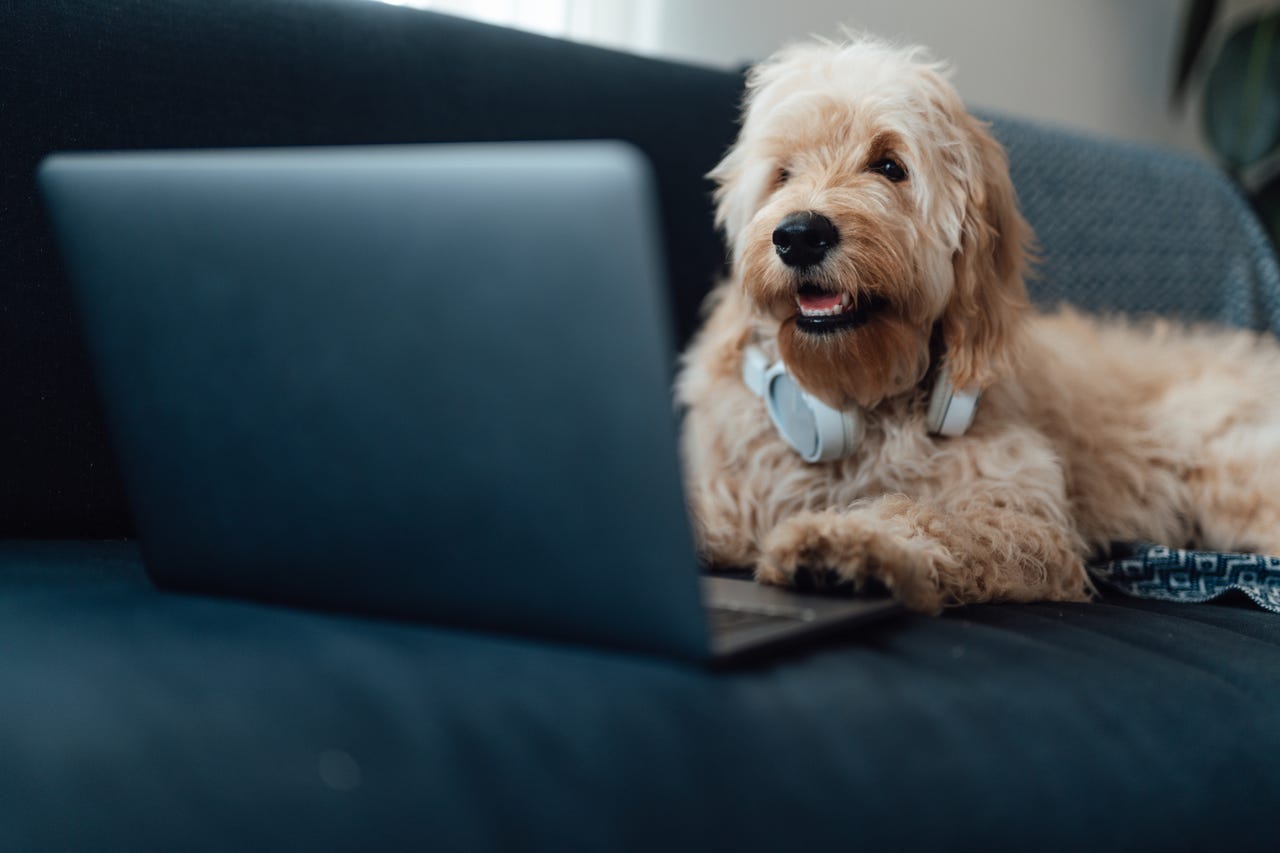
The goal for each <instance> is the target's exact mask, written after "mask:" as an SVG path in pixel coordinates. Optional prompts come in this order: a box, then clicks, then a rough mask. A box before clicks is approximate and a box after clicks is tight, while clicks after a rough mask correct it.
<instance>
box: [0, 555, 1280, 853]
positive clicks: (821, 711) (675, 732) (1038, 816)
mask: <svg viewBox="0 0 1280 853" xmlns="http://www.w3.org/2000/svg"><path fill="white" fill-rule="evenodd" d="M0 649H3V650H4V653H3V654H0V684H2V685H3V693H0V697H2V698H0V755H3V756H4V762H5V772H4V773H3V774H0V849H5V850H32V849H95V848H100V847H101V845H102V843H103V841H104V839H109V840H110V842H111V844H112V846H115V847H118V848H121V849H184V850H192V849H203V848H207V849H232V848H240V847H243V846H246V845H249V846H254V847H266V846H272V847H284V846H286V845H287V846H288V847H290V848H296V849H337V848H341V849H367V848H370V847H380V846H382V847H385V846H391V845H397V846H399V847H401V848H413V847H427V846H428V845H429V846H430V847H431V849H454V850H461V849H466V850H480V849H535V848H543V847H545V848H554V849H563V848H564V847H572V848H578V849H618V850H652V849H707V850H719V849H726V850H727V849H801V848H810V849H847V848H850V847H854V846H856V847H858V848H866V849H921V850H926V849H927V850H937V849H953V848H965V849H983V848H992V849H1019V848H1025V847H1026V846H1030V845H1034V846H1035V847H1036V848H1037V849H1081V848H1082V847H1085V846H1086V845H1095V844H1099V843H1101V844H1103V845H1104V846H1105V847H1107V848H1110V849H1149V850H1155V849H1164V848H1168V849H1180V850H1186V849H1258V850H1262V849H1271V844H1273V842H1274V820H1273V818H1274V816H1273V814H1272V812H1271V809H1270V804H1274V803H1275V802H1278V801H1280V727H1277V726H1276V725H1275V722H1276V708H1277V707H1280V619H1278V618H1277V617H1276V616H1275V615H1274V614H1270V613H1266V612H1264V611H1262V610H1259V609H1257V608H1254V607H1252V606H1245V607H1237V606H1232V605H1229V604H1201V605H1176V604H1161V603H1147V602H1137V601H1134V600H1130V599H1124V598H1109V599H1106V600H1104V601H1103V602H1101V603H1096V604H1091V605H1061V604H1041V605H1024V606H985V607H971V608H967V609H964V610H958V611H954V612H951V613H948V614H947V615H945V616H943V617H941V618H938V619H930V618H924V617H903V618H902V619H900V620H896V621H892V622H889V623H886V624H883V625H880V626H879V627H876V628H872V629H868V630H863V631H859V632H857V633H854V634H851V635H849V636H848V637H845V638H843V639H840V640H836V641H832V642H829V643H826V644H825V645H822V646H818V647H815V648H812V649H810V650H807V651H802V652H797V653H793V654H792V655H790V656H789V657H786V658H781V659H775V660H774V661H772V662H768V663H766V664H764V665H761V666H759V667H756V668H752V669H747V670H739V671H732V672H725V673H711V672H706V671H702V670H699V669H696V668H692V667H689V666H685V665H681V664H676V663H672V662H667V661H664V660H657V659H648V658H643V657H633V656H628V655H624V654H615V653H608V652H604V651H598V650H593V649H589V648H583V647H573V646H556V645H550V644H543V643H538V642H533V641H529V640H525V639H508V638H503V637H499V636H492V635H482V634H471V633H467V632H462V631H451V630H445V629H441V628H436V627H431V626H424V625H418V624H412V623H394V622H389V621H377V620H368V619H359V618H353V617H347V616H339V615H330V614H323V613H314V612H304V611H295V610H286V609H279V608H272V607H267V606H263V605H258V604H252V603H245V602H238V601H231V600H219V599H213V598H203V597H195V596H183V595H176V594H170V593H162V592H158V591H156V590H155V589H154V588H152V587H151V586H150V585H149V584H148V583H147V581H146V579H145V577H144V575H143V573H142V571H141V568H140V562H139V559H138V555H137V552H136V549H135V548H134V547H133V546H132V545H130V544H127V543H118V542H108V543H33V542H25V543H17V542H10V543H0Z"/></svg>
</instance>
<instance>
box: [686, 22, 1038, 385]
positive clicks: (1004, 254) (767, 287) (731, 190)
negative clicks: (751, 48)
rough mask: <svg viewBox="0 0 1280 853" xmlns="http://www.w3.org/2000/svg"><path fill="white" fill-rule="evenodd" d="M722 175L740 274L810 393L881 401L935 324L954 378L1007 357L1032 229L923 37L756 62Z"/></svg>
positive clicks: (1004, 170)
mask: <svg viewBox="0 0 1280 853" xmlns="http://www.w3.org/2000/svg"><path fill="white" fill-rule="evenodd" d="M710 177H711V178H712V179H713V180H714V181H716V183H717V185H718V189H717V192H716V202H717V211H716V221H717V224H718V225H719V226H720V227H721V228H722V229H723V230H724V232H725V235H726V238H727V240H728V242H729V246H730V249H731V251H732V256H733V264H734V268H735V271H736V274H737V277H738V278H739V279H740V280H741V282H742V284H743V286H744V287H745V289H746V293H747V295H748V296H749V297H750V298H751V301H752V302H754V304H755V305H756V306H757V307H758V308H759V309H760V310H761V311H763V312H764V313H765V314H766V315H769V316H772V317H773V318H775V319H776V320H777V321H779V323H780V326H779V329H778V345H779V349H780V352H781V354H782V357H783V360H784V361H785V362H786V364H787V366H788V368H789V370H790V371H791V372H792V374H793V375H794V376H795V377H796V379H797V380H798V381H799V382H800V383H801V384H802V385H803V386H805V387H806V388H807V389H808V390H809V391H810V392H811V393H813V394H815V395H817V396H818V397H820V398H821V399H823V400H824V401H826V402H827V403H829V404H831V405H836V406H844V405H847V404H848V403H850V402H857V403H859V404H861V405H863V406H873V405H875V404H876V403H877V402H879V401H880V400H882V399H884V398H886V397H890V396H893V395H895V394H898V393H901V392H903V391H906V390H908V389H910V388H912V387H913V386H915V385H916V384H917V383H919V382H920V381H921V379H922V378H923V376H924V374H925V372H926V371H927V370H928V367H929V362H930V340H931V337H932V335H933V333H934V329H935V327H936V328H939V329H940V330H941V334H942V339H943V341H944V343H945V345H946V355H945V363H946V365H947V367H948V369H949V370H950V373H951V378H952V380H953V382H954V383H955V385H956V386H957V387H986V386H987V385H989V384H990V383H991V382H992V381H994V380H995V378H996V377H997V376H999V375H1000V373H1001V372H1002V371H1003V370H1004V369H1005V368H1006V367H1007V365H1008V363H1009V360H1010V358H1011V356H1012V352H1011V351H1012V348H1013V345H1014V340H1015V338H1016V332H1017V328H1018V325H1019V319H1020V316H1021V313H1022V311H1023V309H1024V308H1025V307H1026V304H1027V298H1026V289H1025V286H1024V284H1023V280H1022V276H1023V272H1024V267H1025V264H1026V257H1027V245H1028V243H1029V241H1030V239H1031V233H1030V228H1029V227H1028V226H1027V224H1026V222H1025V221H1024V220H1023V218H1022V216H1021V215H1020V214H1019V212H1018V207H1017V200H1016V198H1015V195H1014V191H1013V186H1012V184H1011V182H1010V180H1009V170H1008V164H1007V161H1006V159H1005V155H1004V151H1003V149H1001V147H1000V146H999V144H998V143H996V142H995V140H993V139H992V138H991V136H990V135H989V134H988V133H987V130H986V127H985V125H984V124H983V123H982V122H980V121H978V120H977V119H975V118H974V117H972V116H971V115H969V113H968V112H967V111H966V110H965V108H964V105H963V104H962V103H961V101H960V98H959V96H958V95H957V93H956V91H955V89H954V88H953V87H952V85H951V84H950V83H949V82H948V81H947V79H946V77H945V76H944V73H943V72H942V70H941V69H940V67H939V66H938V65H936V64H932V63H929V62H927V61H925V60H923V59H922V58H921V52H920V51H919V50H918V49H898V48H894V47H891V46H889V45H887V44H884V43H882V42H878V41H875V40H871V39H867V38H858V39H855V40H854V41H852V42H850V43H848V44H845V45H833V44H806V45H800V46H795V47H790V48H787V49H784V50H783V51H781V52H780V53H778V54H776V55H775V56H774V57H772V58H771V59H769V60H768V61H767V62H765V63H763V64H762V65H760V66H757V67H756V68H755V69H754V70H753V72H752V73H751V75H750V78H749V80H748V84H747V101H746V107H745V111H744V116H743V123H742V130H741V133H740V135H739V137H738V140H737V142H736V143H735V144H734V146H733V147H732V148H731V149H730V151H729V153H728V154H727V155H726V156H725V158H724V160H723V161H721V163H720V164H719V165H718V166H716V168H715V169H714V170H712V172H711V174H710Z"/></svg>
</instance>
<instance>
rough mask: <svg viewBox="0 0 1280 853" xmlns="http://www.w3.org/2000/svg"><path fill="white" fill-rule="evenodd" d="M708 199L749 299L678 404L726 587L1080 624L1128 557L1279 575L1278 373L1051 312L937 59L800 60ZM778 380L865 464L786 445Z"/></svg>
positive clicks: (1206, 337) (1001, 176)
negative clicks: (1114, 555) (949, 409)
mask: <svg viewBox="0 0 1280 853" xmlns="http://www.w3.org/2000/svg"><path fill="white" fill-rule="evenodd" d="M710 177H711V178H712V179H713V180H714V181H715V182H716V184H717V186H718V189H717V192H716V203H717V213H716V220H717V224H718V225H719V226H720V227H721V228H722V230H723V232H724V234H725V237H726V239H727V242H728V245H729V248H730V251H731V268H730V275H729V278H728V280H726V281H724V282H723V283H721V284H720V285H718V286H717V287H716V288H715V290H714V291H713V292H712V293H711V295H710V297H709V298H708V302H707V306H706V311H707V317H706V320H705V323H704V325H703V327H702V328H701V330H700V331H699V333H698V334H697V336H696V337H695V338H694V340H693V342H692V344H691V345H690V347H689V349H688V350H687V352H686V353H685V355H684V358H683V362H682V366H681V371H680V375H679V377H678V381H677V390H676V393H677V398H678V401H679V402H680V404H681V405H682V406H683V407H684V408H685V410H686V416H685V424H684V435H683V438H682V453H683V457H684V464H685V470H686V479H687V482H688V494H689V500H690V503H691V511H692V513H693V516H694V523H695V529H696V532H697V536H698V540H699V547H700V550H701V553H702V555H703V557H704V559H706V560H707V561H708V562H709V563H711V564H712V565H713V566H717V565H718V566H725V567H728V566H742V567H745V566H753V567H754V569H755V574H756V578H757V579H758V580H760V581H762V582H765V583H770V584H780V585H804V586H809V585H817V586H822V585H825V584H842V585H852V586H855V587H856V586H861V585H863V584H865V583H867V582H868V581H872V582H878V583H880V584H883V585H884V586H887V587H888V588H889V589H890V590H892V591H893V592H894V593H895V594H896V595H897V596H898V597H899V598H900V599H901V600H902V601H903V602H905V603H906V604H907V606H909V607H910V608H912V609H915V610H919V611H925V612H937V611H938V610H940V609H941V608H942V607H944V606H948V605H954V604H965V603H970V602H981V601H998V600H999V601H1033V600H1044V599H1048V600H1057V601H1085V600H1087V599H1089V598H1090V597H1091V595H1092V592H1093V589H1092V586H1091V584H1090V581H1089V577H1088V575H1087V574H1086V572H1085V560H1086V558H1087V557H1088V556H1089V555H1090V553H1091V552H1093V551H1094V550H1095V549H1097V548H1100V547H1105V546H1106V545H1108V544H1109V543H1111V542H1113V541H1130V540H1147V541H1153V542H1159V543H1163V544H1169V545H1179V546H1182V545H1187V544H1190V545H1194V546H1198V547H1203V548H1209V549H1214V550H1233V551H1239V550H1257V551H1262V552H1267V553H1280V485H1277V483H1276V479H1275V478H1276V472H1277V471H1280V347H1278V346H1277V345H1276V343H1275V342H1274V341H1273V340H1272V339H1270V338H1267V337H1264V336H1260V335H1256V334H1253V333H1250V332H1245V331H1230V330H1225V329H1217V330H1215V329H1208V328H1185V327H1182V326H1179V325H1176V324H1172V323H1164V322H1155V321H1152V322H1147V323H1145V324H1132V323H1127V322H1124V321H1122V320H1120V319H1110V320H1096V319H1091V318H1088V317H1085V316H1083V315H1081V314H1079V313H1076V312H1074V311H1071V310H1066V309H1064V310H1062V311H1060V312H1058V313H1054V314H1048V315H1046V314H1040V313H1037V312H1035V311H1033V310H1032V309H1031V308H1030V306H1029V302H1028V298H1027V292H1026V288H1025V286H1024V282H1023V277H1024V274H1025V273H1026V271H1027V266H1028V249H1029V246H1030V245H1031V243H1032V234H1031V230H1030V228H1029V226H1028V225H1027V223H1026V222H1025V221H1024V220H1023V218H1022V216H1021V214H1020V213H1019V210H1018V205H1017V199H1016V197H1015V194H1014V188H1013V186H1012V184H1011V182H1010V178H1009V171H1008V166H1007V162H1006V158H1005V154H1004V151H1003V149H1002V148H1001V147H1000V145H999V144H997V143H996V142H995V140H994V139H993V138H992V137H991V135H990V134H989V133H988V131H987V128H986V126H985V125H984V124H983V123H982V122H980V121H978V120H977V119H975V118H974V117H973V116H971V115H969V113H968V112H966V110H965V108H964V106H963V104H962V103H961V101H960V98H959V97H958V95H957V93H956V91H955V89H954V88H953V87H952V85H951V84H950V83H949V82H948V80H947V78H946V74H945V71H944V70H943V68H942V67H941V66H939V65H937V64H934V63H931V62H930V61H928V60H927V59H926V58H924V55H923V53H922V51H921V50H919V49H915V48H913V49H901V48H897V47H894V46H891V45H888V44H886V43H883V42H879V41H876V40H874V39H870V38H866V37H854V38H853V39H852V40H851V41H850V42H849V43H846V44H829V43H817V44H803V45H797V46H793V47H790V48H787V49H784V50H782V51H781V52H780V53H778V54H777V55H775V56H774V57H772V58H771V59H770V60H768V61H767V62H765V63H763V64H762V65H760V66H758V67H757V68H756V69H755V70H754V71H753V72H752V74H751V75H750V79H749V81H748V94H747V100H746V106H745V109H744V113H743V120H742V127H741V132H740V135H739V138H738V140H737V142H736V143H735V144H734V145H733V147H732V148H731V149H730V150H729V152H728V153H727V155H726V156H725V157H724V159H723V161H722V162H721V163H720V164H719V165H718V166H716V167H715V169H714V170H713V171H712V172H711V173H710ZM752 359H755V360H756V361H757V362H758V364H756V365H755V367H754V368H753V367H752V366H751V364H750V362H751V360H752ZM774 362H776V366H774V368H773V369H772V370H771V371H770V373H771V375H774V376H776V375H778V374H779V373H783V374H785V376H786V377H788V378H789V380H790V381H792V382H793V383H794V384H795V386H797V387H798V389H799V390H800V391H803V392H807V394H808V395H809V397H810V398H811V399H813V400H816V401H818V404H819V405H825V406H826V407H830V408H831V409H836V410H840V411H841V412H845V413H849V415H848V418H849V419H850V420H849V421H848V422H847V423H848V424H851V426H847V427H846V431H845V434H844V438H845V439H849V440H851V441H850V443H851V444H854V445H856V446H854V447H853V449H852V451H851V452H849V453H848V454H847V455H844V456H843V458H839V459H831V460H828V461H817V462H808V461H806V460H805V459H804V458H802V456H801V453H800V452H798V450H797V449H796V447H795V446H793V445H792V444H791V443H788V441H787V440H785V439H784V438H783V436H782V434H781V433H780V431H779V428H777V427H775V425H774V422H773V421H772V420H771V417H770V415H769V414H768V413H767V408H766V403H765V402H764V401H763V400H762V399H761V398H760V397H759V396H757V393H756V392H758V391H759V390H760V388H759V387H756V388H755V389H754V390H753V389H752V388H751V387H749V383H753V384H757V385H758V383H759V381H760V380H759V376H758V375H757V376H756V378H755V379H754V380H752V378H751V373H752V371H753V370H755V371H756V373H757V374H759V372H760V371H761V370H762V369H763V367H762V366H763V365H764V364H765V363H774ZM948 380H949V381H950V385H949V386H947V385H946V384H945V383H946V382H947V381H948ZM940 388H941V389H942V390H941V391H939V389H940ZM949 389H959V391H960V393H961V396H960V397H959V398H958V399H960V400H961V401H962V402H963V401H964V400H966V399H967V400H972V395H973V394H976V393H978V392H980V394H981V396H980V399H979V401H978V403H977V408H976V414H975V415H974V416H973V418H972V425H971V426H969V427H968V429H967V430H964V431H963V432H962V433H960V432H959V431H958V430H957V429H955V428H954V426H955V425H954V424H953V425H952V428H951V429H949V430H946V431H947V432H948V433H950V434H948V435H935V434H932V433H931V431H930V428H929V427H928V426H927V423H928V422H929V421H930V418H931V415H930V413H929V411H928V409H929V406H930V403H931V400H932V398H933V397H934V396H935V394H936V393H942V394H943V399H944V402H945V394H946V391H947V390H949ZM966 394H967V395H969V396H964V395H966ZM793 402H794V401H793ZM935 405H937V402H936V401H935ZM935 415H936V412H935ZM840 416H841V417H844V416H843V415H840ZM935 426H936V425H935ZM960 426H961V428H963V426H964V425H963V423H962V424H961V425H960ZM935 431H936V430H935Z"/></svg>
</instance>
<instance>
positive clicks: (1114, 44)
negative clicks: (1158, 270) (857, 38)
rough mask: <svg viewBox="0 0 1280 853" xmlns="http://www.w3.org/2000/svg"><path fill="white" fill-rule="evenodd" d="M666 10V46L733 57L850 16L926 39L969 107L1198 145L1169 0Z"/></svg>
mask: <svg viewBox="0 0 1280 853" xmlns="http://www.w3.org/2000/svg"><path fill="white" fill-rule="evenodd" d="M665 12H666V14H665V16H664V19H663V21H662V52H663V53H664V54H665V55H668V56H673V57H679V58H683V59H688V60H694V61H709V62H712V63H715V64H727V63H732V62H736V61H741V60H743V59H746V58H749V57H757V56H762V55H764V54H767V53H768V52H769V51H771V50H772V49H773V48H775V47H776V46H777V45H778V44H779V43H781V42H783V41H786V40H788V39H791V38H796V37H802V36H804V35H806V34H807V33H810V32H815V33H819V34H823V35H836V34H837V33H838V24H839V23H841V22H845V23H850V24H853V25H855V26H858V27H861V28H864V29H867V30H869V31H871V32H874V33H877V34H879V35H883V36H889V37H892V38H894V39H901V40H904V41H906V42H910V43H914V44H923V45H926V46H927V47H929V48H930V50H931V51H932V52H933V54H934V55H935V56H937V57H939V58H942V59H946V60H948V61H949V62H951V63H952V65H953V67H954V69H955V77H954V78H953V79H954V80H955V83H956V86H957V88H958V89H959V90H960V93H961V95H962V96H963V97H964V98H965V100H966V101H967V102H968V103H969V104H970V105H975V106H983V107H989V108H991V109H997V110H1000V111H1004V112H1009V113H1013V114H1016V115H1022V116H1028V117H1031V118H1037V119H1043V120H1048V121H1053V122H1057V123H1062V124H1067V125H1071V126H1073V127H1076V128H1081V129H1084V130H1087V131H1092V132H1096V133H1103V134H1107V135H1111V136H1120V137H1124V138H1127V139H1136V140H1145V141H1150V142H1156V143H1160V144H1165V145H1175V146H1179V147H1184V148H1186V147H1189V145H1190V144H1191V140H1189V139H1188V138H1187V136H1188V133H1187V128H1186V127H1185V124H1184V123H1180V122H1179V121H1178V120H1176V119H1175V118H1174V117H1173V116H1171V115H1170V113H1169V112H1168V110H1167V108H1166V105H1167V104H1168V100H1169V96H1168V93H1169V78H1170V69H1171V68H1172V67H1173V64H1174V54H1175V51H1176V49H1177V39H1178V35H1179V31H1180V27H1181V21H1182V4H1180V3H1177V2H1171V0H1072V2H1066V0H956V2H945V0H943V2H939V0H803V2H795V0H791V1H790V2H788V0H782V2H775V1H774V0H740V2H734V3H724V2H714V0H682V2H672V3H669V4H668V5H667V7H666V9H665Z"/></svg>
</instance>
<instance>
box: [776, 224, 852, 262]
mask: <svg viewBox="0 0 1280 853" xmlns="http://www.w3.org/2000/svg"><path fill="white" fill-rule="evenodd" d="M839 241H840V232H838V231H836V227H835V226H834V225H832V224H831V220H830V219H827V217H825V216H823V215H822V214H821V213H814V212H813V211H812V210H802V211H797V212H796V213H789V214H787V218H786V219H783V220H782V221H781V222H779V223H778V227H777V228H775V229H773V248H774V251H776V252H777V253H778V257H780V258H782V262H783V263H784V264H786V265H787V266H789V267H811V266H814V265H815V264H817V263H819V262H820V261H821V260H822V259H823V257H825V256H826V254H827V251H828V250H829V249H830V248H831V247H832V246H834V245H835V244H836V243H838V242H839Z"/></svg>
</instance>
